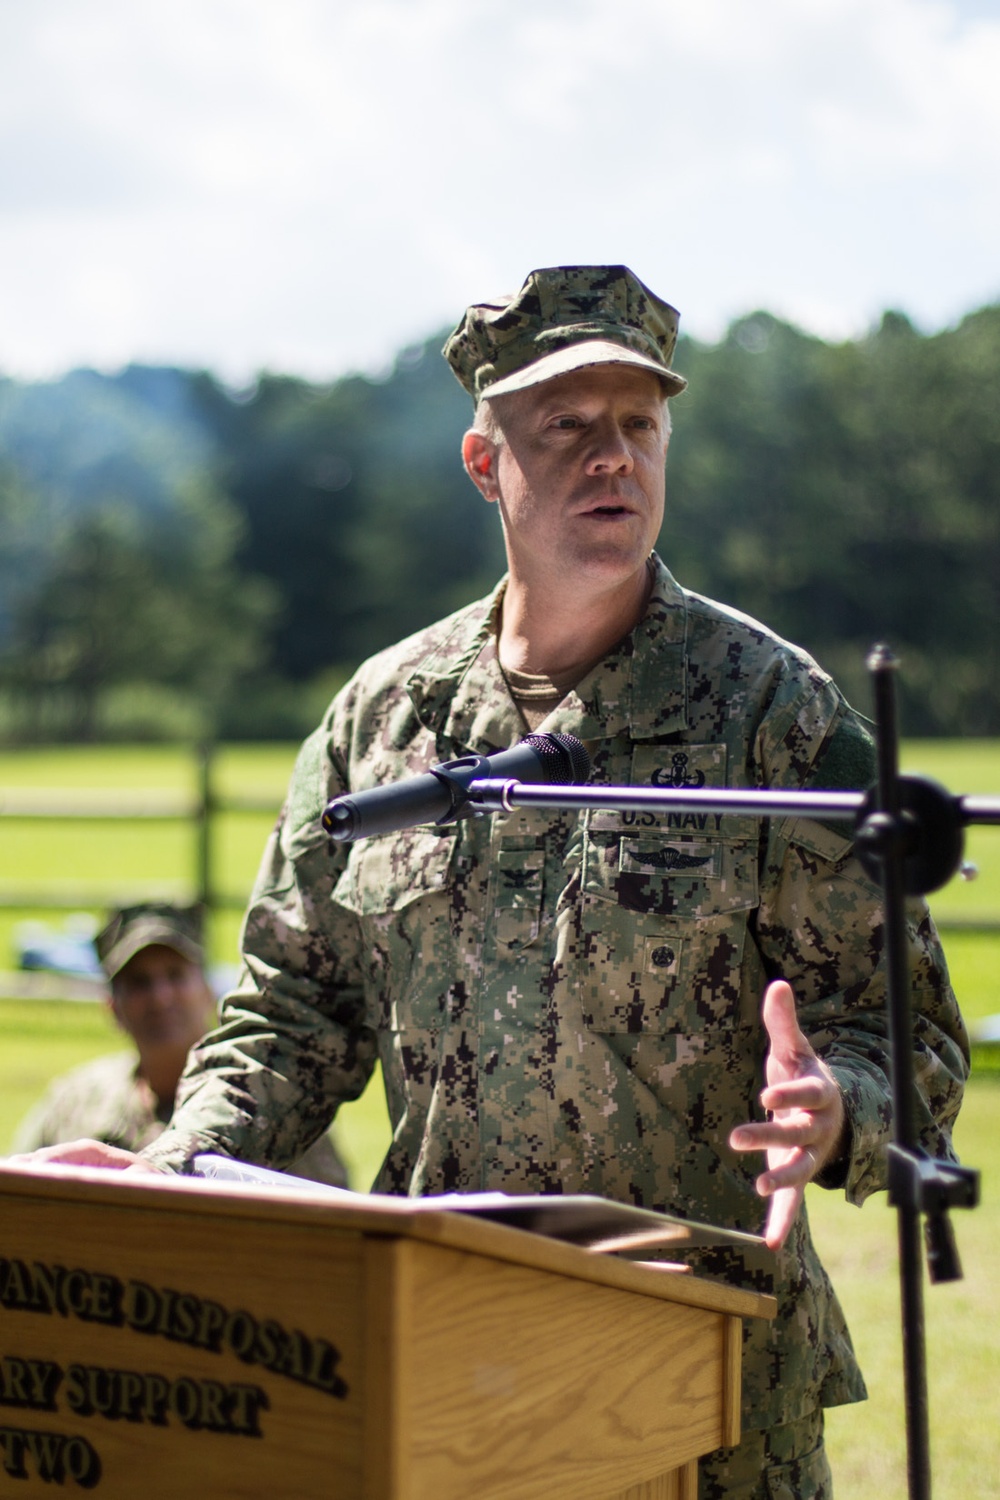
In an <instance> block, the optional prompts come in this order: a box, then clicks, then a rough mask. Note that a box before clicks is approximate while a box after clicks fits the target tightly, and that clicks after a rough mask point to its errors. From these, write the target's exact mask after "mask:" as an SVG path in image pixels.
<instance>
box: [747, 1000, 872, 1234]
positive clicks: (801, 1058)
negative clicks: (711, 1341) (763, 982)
mask: <svg viewBox="0 0 1000 1500" xmlns="http://www.w3.org/2000/svg"><path fill="white" fill-rule="evenodd" d="M763 1020H764V1026H765V1029H766V1030H767V1034H768V1039H769V1041H770V1044H771V1045H770V1048H769V1050H768V1054H767V1064H766V1068H765V1077H766V1080H767V1083H766V1087H765V1088H764V1089H763V1091H762V1092H761V1096H760V1102H761V1104H762V1106H763V1108H764V1109H765V1110H767V1112H768V1115H769V1119H768V1120H767V1121H766V1122H764V1123H761V1124H747V1125H738V1126H737V1127H736V1129H735V1130H734V1131H733V1132H732V1134H731V1135H730V1137H729V1144H730V1145H731V1146H732V1147H733V1149H734V1150H735V1151H766V1152H767V1169H766V1170H765V1171H764V1172H762V1173H761V1175H760V1176H759V1177H758V1178H757V1191H758V1193H760V1195H761V1197H762V1198H770V1200H771V1202H770V1206H769V1208H768V1214H767V1227H766V1229H765V1231H764V1235H765V1239H766V1241H767V1244H768V1246H769V1248H770V1249H772V1250H777V1249H779V1248H780V1247H781V1246H782V1245H783V1244H784V1242H785V1240H786V1238H787V1236H788V1232H789V1230H790V1229H791V1227H792V1224H793V1223H794V1222H795V1216H796V1214H797V1213H798V1211H799V1208H800V1206H801V1203H802V1199H803V1197H804V1195H805V1190H806V1185H807V1184H808V1183H809V1182H811V1181H812V1179H813V1178H814V1177H815V1176H816V1174H817V1173H818V1172H820V1171H822V1169H823V1167H824V1166H825V1165H826V1163H827V1162H828V1161H830V1160H832V1159H833V1158H834V1157H836V1156H837V1155H838V1153H839V1151H840V1149H841V1145H842V1140H843V1135H844V1126H845V1115H844V1100H843V1096H842V1095H841V1092H840V1087H839V1085H838V1083H837V1080H836V1079H835V1078H834V1076H833V1074H832V1073H831V1071H830V1069H829V1068H828V1067H827V1065H826V1063H824V1062H823V1061H822V1060H821V1059H820V1058H819V1057H817V1055H816V1053H815V1052H814V1051H813V1049H812V1047H811V1046H810V1044H809V1039H808V1038H807V1037H806V1036H805V1034H804V1033H803V1032H802V1031H801V1030H800V1028H799V1023H798V1020H797V1018H796V1014H795V996H794V995H793V993H792V988H791V985H789V984H786V982H785V981H784V980H783V979H776V980H775V981H774V982H773V983H772V984H769V985H768V987H767V990H766V991H765V993H764V1004H763Z"/></svg>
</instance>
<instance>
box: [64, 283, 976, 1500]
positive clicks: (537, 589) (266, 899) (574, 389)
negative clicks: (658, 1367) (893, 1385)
mask: <svg viewBox="0 0 1000 1500" xmlns="http://www.w3.org/2000/svg"><path fill="white" fill-rule="evenodd" d="M676 328H677V315H676V313H675V311H674V309H673V308H671V307H669V306H668V305H667V304H666V303H664V302H662V301H661V300H660V299H659V298H657V297H656V296H654V295H653V293H652V292H650V291H649V290H648V289H647V288H646V287H644V286H643V285H642V283H641V282H639V281H638V280H637V279H636V278H635V276H633V275H632V273H631V272H630V271H628V270H627V269H626V268H625V267H621V266H612V267H568V268H567V267H561V268H555V269H550V270H545V271H538V272H534V273H533V274H532V275H531V276H529V278H528V279H527V281H526V282H525V284H524V286H523V287H522V289H521V291H520V292H519V293H518V294H517V296H516V297H514V298H505V299H501V300H500V301H497V302H495V303H490V304H484V305H481V306H475V307H472V308H470V309H469V310H468V312H467V313H466V315H465V318H464V319H463V321H462V323H461V324H460V325H459V327H458V328H457V329H456V331H455V333H454V334H453V335H452V337H451V338H450V339H449V341H448V344H447V345H446V350H445V352H446V354H447V357H448V358H449V360H450V362H451V364H452V366H453V368H454V370H455V373H456V374H457V376H458V378H459V379H460V380H461V381H462V383H463V385H464V386H465V387H466V388H467V389H468V390H469V392H470V394H471V395H472V396H473V399H474V401H475V402H476V416H475V421H474V426H473V427H472V429H471V430H470V431H469V432H468V433H467V434H466V436H465V439H464V443H463V456H464V461H465V465H466V468H467V471H468V473H469V476H470V478H471V479H472V481H473V483H474V484H475V485H476V486H477V487H478V488H479V490H480V491H481V493H482V494H483V496H484V497H485V499H486V500H487V501H489V502H491V503H495V504H497V506H498V509H499V511H500V515H501V520H502V524H503V527H504V535H505V540H506V544H507V553H508V562H509V572H508V575H507V577H506V578H505V579H504V580H503V581H502V583H501V584H500V586H499V588H498V589H497V591H496V592H495V594H494V595H493V596H492V597H491V598H489V599H486V600H484V601H482V602H480V603H478V604H474V605H472V606H470V607H469V608H466V609H464V610H461V611H459V612H458V613H457V614H456V615H454V616H452V617H451V618H450V619H448V620H446V621H444V622H442V623H441V624H439V625H436V626H434V627H432V628H431V629H429V630H425V631H423V632H421V633H420V634H419V635H417V636H415V637H414V638H412V639H411V640H408V641H405V642H403V643H402V644H401V645H399V646H397V647H395V648H393V649H391V650H389V651H386V652H383V653H382V654H381V655H379V656H377V657H375V658H374V659H373V660H371V661H369V662H367V663H366V664H365V665H364V666H363V667H362V668H361V670H360V671H359V672H358V674H357V675H356V676H355V678H354V679H353V681H352V682H351V683H349V684H348V686H347V687H346V688H345V689H344V690H343V692H342V693H340V694H339V695H338V697H337V698H336V699H335V701H334V703H333V704H332V706H331V708H330V710H329V713H328V714H327V717H326V719H325V720H324V722H323V724H322V726H321V727H320V728H319V730H317V732H316V733H315V734H314V735H313V736H312V737H311V738H310V739H309V740H308V741H307V742H306V744H305V745H304V747H303V749H302V751H301V753H300V756H299V760H298V763H297V766H296V769H295V773H294V775H293V778H292V783H291V788H290V794H289V798H288V802H287V805H286V808H285V810H284V812H283V815H282V817H281V820H280V822H279V824H278V827H277V829H276V830H275V833H274V835H273V837H272V839H271V841H270V844H269V846H268V849H267V851H266V854H265V858H264V862H263V865H262V868H261V872H260V876H259V878H258V883H257V887H256V890H255V893H254V896H253V898H252V901H251V905H250V909H249V911H248V913H247V917H246V923H245V932H244V953H245V958H246V964H247V970H246V976H245V979H244V981H243V983H242V985H241V987H240V989H239V990H238V991H237V992H236V993H235V994H234V995H232V996H231V997H230V998H229V999H228V1001H227V1002H226V1003H225V1005H224V1007H223V1013H222V1024H221V1026H220V1028H219V1030H217V1031H216V1032H215V1033H214V1035H213V1036H211V1037H209V1038H207V1039H206V1041H205V1042H204V1043H203V1045H202V1046H201V1047H200V1048H199V1049H198V1056H197V1060H196V1064H195V1066H194V1068H193V1069H192V1070H191V1071H190V1072H189V1074H188V1075H187V1077H186V1078H185V1080H184V1082H183V1083H182V1085H181V1090H182V1100H183V1102H182V1104H181V1106H180V1107H179V1109H178V1111H177V1114H176V1115H175V1118H174V1122H173V1125H172V1128H171V1129H170V1130H169V1131H167V1132H165V1133H164V1135H163V1136H162V1137H161V1138H160V1140H159V1141H158V1142H156V1143H155V1144H154V1145H153V1146H152V1147H150V1148H149V1149H148V1151H147V1152H145V1153H144V1158H145V1160H144V1163H143V1164H144V1165H145V1166H147V1167H154V1166H156V1167H159V1168H164V1167H165V1168H168V1169H172V1170H176V1171H184V1170H186V1169H187V1165H188V1163H189V1162H190V1160H191V1158H192V1157H193V1156H194V1155H195V1154H196V1153H197V1152H199V1151H206V1150H207V1151H219V1150H222V1151H226V1152H230V1153H232V1154H234V1155H237V1156H242V1157H247V1158H250V1159H253V1160H258V1161H265V1162H271V1163H275V1164H279V1165H280V1164H281V1163H283V1162H286V1161H288V1160H290V1159H291V1157H292V1156H293V1155H294V1154H295V1152H296V1151H298V1150H301V1149H302V1146H303V1144H304V1143H305V1142H307V1141H309V1140H311V1139H313V1138H314V1137H315V1136H316V1135H318V1134H319V1132H320V1131H321V1130H323V1129H325V1127H326V1125H327V1123H328V1121H329V1117H330V1112H331V1109H332V1108H334V1107H335V1106H336V1104H338V1103H339V1102H342V1101H344V1100H347V1099H352V1098H354V1097H356V1096H357V1095H358V1094H359V1093H360V1092H361V1090H362V1089H363V1088H364V1085H365V1083H366V1081H367V1079H368V1077H369V1075H370V1073H371V1070H372V1067H373V1065H374V1062H375V1059H376V1057H378V1058H380V1060H381V1064H382V1068H383V1072H384V1077H385V1084H386V1089H387V1094H388V1103H389V1112H390V1116H391V1121H392V1126H393V1139H392V1144H391V1147H390V1150H389V1153H388V1155H387V1157H386V1160H385V1163H384V1165H383V1167H382V1170H381V1172H380V1174H379V1177H378V1180H377V1182H376V1184H375V1188H376V1190H377V1191H384V1192H392V1193H409V1194H429V1193H441V1192H449V1191H451V1192H454V1191H476V1190H481V1189H503V1190H507V1191H510V1192H514V1193H524V1192H537V1193H596V1194H600V1195H603V1196H606V1197H608V1198H611V1199H617V1200H620V1201H622V1202H626V1203H634V1204H641V1205H645V1206H647V1207H650V1208H656V1209H661V1210H667V1211H670V1212H673V1213H679V1214H682V1215H685V1216H687V1217H690V1218H693V1219H697V1220H708V1221H711V1222H714V1223H717V1224H720V1225H726V1226H729V1227H731V1228H734V1229H739V1230H749V1231H755V1232H756V1231H759V1230H760V1228H761V1219H762V1203H761V1198H762V1197H764V1198H766V1199H767V1200H768V1202H769V1208H768V1216H767V1228H766V1233H767V1241H768V1246H769V1249H768V1250H766V1251H765V1250H761V1251H760V1252H759V1253H749V1254H742V1253H740V1254H736V1253H735V1252H727V1253H726V1254H720V1253H718V1252H715V1253H712V1254H709V1253H704V1254H702V1255H701V1256H700V1257H696V1268H700V1269H703V1270H706V1271H709V1272H712V1273H715V1274H720V1275H727V1276H730V1277H732V1278H734V1279H737V1280H740V1281H741V1282H743V1283H745V1284H748V1285H751V1286H755V1287H758V1288H761V1289H773V1290H774V1292H775V1294H776V1296H777V1299H778V1306H779V1312H778V1317H777V1319H776V1321H775V1323H774V1324H771V1325H768V1324H767V1323H765V1322H762V1321H759V1320H751V1322H750V1324H749V1325H748V1327H747V1329H746V1333H745V1357H744V1403H743V1423H744V1430H745V1433H746V1436H745V1439H744V1442H743V1443H742V1444H741V1445H740V1446H739V1448H737V1449H734V1450H725V1451H723V1452H721V1453H719V1454H715V1455H712V1456H710V1457H709V1458H708V1459H707V1460H705V1461H704V1462H703V1464H702V1466H701V1494H702V1496H703V1497H717V1496H730V1497H732V1496H739V1497H742V1500H764V1497H770V1500H774V1497H790V1496H797V1497H820V1496H827V1495H829V1493H830V1489H829V1476H828V1470H827V1466H826V1461H825V1457H824V1454H823V1449H822V1408H823V1407H824V1406H827V1405H832V1404H836V1403H839V1402H845V1401H854V1400H858V1399H860V1398H861V1397H862V1396H863V1395H864V1387H863V1383H862V1380H861V1377H860V1374H859V1372H858V1369H857V1366H856V1363H855V1360H854V1356H853V1352H852V1349H851V1345H850V1339H849V1336H848V1333H847V1329H846V1327H845V1325H844V1320H843V1317H842V1314H841V1311H840V1308H839V1305H838V1303H837V1301H836V1298H835V1296H834V1294H833V1291H832V1289H831V1287H830V1284H829V1281H828V1280H827V1277H826V1275H825V1273H824V1271H823V1269H822V1266H821V1265H820V1263H819V1261H818V1259H817V1256H816V1254H815V1251H814V1249H813V1246H812V1242H811V1239H810V1235H809V1228H808V1224H807V1220H806V1214H805V1209H804V1206H803V1203H802V1196H803V1193H804V1190H805V1186H806V1183H807V1182H808V1181H810V1180H813V1179H818V1180H819V1181H820V1182H821V1183H823V1184H825V1185H827V1186H830V1187H837V1188H843V1189H844V1190H845V1192H846V1195H847V1197H848V1198H849V1199H850V1200H851V1201H853V1202H856V1203H860V1202H861V1201H862V1200H863V1199H864V1198H865V1197H866V1196H867V1195H868V1194H869V1193H871V1192H872V1191H874V1190H876V1189H878V1188H881V1187H884V1186H885V1146H886V1143H887V1140H888V1138H889V1134H890V1127H891V1103H890V1091H889V1084H888V1081H887V1069H888V1057H887V1047H888V1044H887V1018H886V1013H885V984H884V974H883V972H882V969H881V967H880V958H881V951H882V945H883V944H882V929H881V925H880V920H879V893H878V891H877V889H876V888H875V887H874V886H873V884H872V882H871V881H870V880H869V879H868V878H867V877H866V876H865V874H864V873H863V871H862V869H861V868H860V866H859V865H858V863H857V862H856V860H855V859H854V857H853V853H852V848H851V843H850V840H849V838H848V837H847V836H846V835H845V832H844V831H843V828H840V829H837V828H830V827H825V826H822V825H820V824H818V823H815V822H811V821H806V820H797V819H796V820H793V819H788V818H782V819H775V820H771V821H769V822H764V823H759V822H758V821H757V820H754V819H749V818H730V817H725V818H723V817H716V816H714V815H710V814H701V813H690V814H682V813H678V812H664V813H662V814H659V815H653V814H636V813H628V812H624V813H616V812H606V811H591V812H589V813H586V814H577V813H572V812H564V813H560V814H557V815H551V814H549V813H545V812H530V811H523V810H522V811H515V812H514V813H512V814H510V815H499V814H497V815H490V816H484V817H476V818H468V819H464V820H461V821H459V822H458V823H457V824H453V825H450V826H444V827H437V826H430V827H422V828H417V829H410V830H407V831H405V832H401V833H398V834H390V835H386V836H383V837H379V838H374V839H371V840H361V841H360V842H357V843H354V844H352V845H344V844H338V845H335V846H334V847H332V848H331V847H330V845H329V843H328V840H327V837H326V835H325V834H324V832H323V829H322V827H321V825H320V814H321V813H322V811H323V808H324V805H325V804H326V802H327V800H328V799H330V798H331V797H333V796H336V795H338V794H341V793H343V792H345V791H354V792H356V791H358V790H360V789H363V788H367V787H373V786H376V785H379V784H382V783H386V782H394V781H397V780H400V779H403V778H406V777H408V776H412V775H414V774H415V773H418V772H422V771H425V770H426V769H427V768H429V767H430V766H431V765H432V764H434V763H436V762H439V761H444V760H448V759H452V758H455V757H457V756H461V755H463V754H467V753H469V752H470V751H476V752H481V753H486V754H489V753H491V752H494V751H497V750H499V749H502V748H504V747H507V746H509V745H511V744H512V743H514V742H516V741H517V740H518V739H519V738H521V737H522V736H523V735H524V733H525V731H526V729H527V728H528V727H531V728H536V727H537V726H538V725H539V724H544V728H545V730H547V731H552V732H556V733H567V734H572V735H576V736H577V737H579V738H580V739H581V740H583V741H584V742H585V744H586V745H587V747H588V749H589V751H590V753H591V756H592V759H593V766H594V770H593V780H594V781H596V782H598V783H605V784H611V785H618V784H622V783H634V784H640V785H653V786H708V787H711V786H736V787H738V786H751V787H765V786H778V787H791V788H805V787H812V788H845V787H864V786H867V785H868V784H869V783H870V782H871V780H872V779H873V765H872V752H871V743H870V739H869V737H868V734H867V732H866V730H865V728H864V726H863V725H862V723H861V722H860V721H859V720H858V718H857V716H856V715H855V714H854V713H853V712H852V710H851V709H850V708H849V707H848V706H847V704H846V703H845V702H844V700H843V698H842V697H841V696H840V694H839V693H838V691H837V689H836V687H835V686H834V685H833V684H832V683H831V681H830V680H829V678H828V677H827V676H826V675H825V674H824V673H823V672H822V671H821V670H820V669H819V668H818V667H817V666H816V665H815V663H813V662H812V661H811V660H810V659H809V658H808V657H807V656H805V655H804V654H803V653H802V652H800V651H798V650H796V649H795V648H794V647H791V646H789V645H788V644H787V643H785V642H783V641H781V640H779V639H777V638H776V637H775V636H774V635H773V634H771V633H770V632H769V631H767V630H766V629H765V628H764V627H763V626H761V625H759V624H757V623H756V622H754V621H752V620H749V619H747V618H746V617H745V616H743V615H740V614H738V613H737V612H735V611H733V610H730V609H726V608H724V607H722V606H720V605H718V604H714V603H712V602H710V601H708V600H705V599H702V598H699V597H698V596H696V595H694V594H691V593H689V592H687V591H686V590H684V589H683V588H682V587H681V586H680V585H679V584H677V583H676V582H675V581H674V579H673V578H672V577H671V575H670V573H669V572H668V571H667V569H666V568H665V567H664V565H663V563H662V562H661V561H660V559H659V558H658V557H657V556H656V554H655V553H653V552H652V550H651V549H652V547H653V543H654V541H655V538H656V536H657V533H658V531H659V528H660V521H661V519H662V514H663V506H664V474H663V469H664V458H665V454H666V448H667V442H668V436H669V408H668V406H667V404H666V403H667V399H668V398H670V397H672V396H674V395H676V394H677V393H678V392H679V391H681V390H682V389H683V386H684V382H683V380H682V379H681V378H680V377H679V376H678V375H676V374H675V373H674V372H673V371H672V370H671V368H670V360H671V356H672V354H673V349H674V344H675V340H676ZM909 938H910V957H911V962H912V965H913V1004H914V1012H915V1023H914V1046H915V1049H916V1053H917V1068H916V1074H917V1078H918V1080H919V1090H920V1098H919V1105H918V1114H919V1120H920V1130H921V1137H922V1141H923V1144H924V1145H925V1146H926V1147H927V1149H928V1150H929V1151H930V1152H931V1153H932V1154H934V1155H936V1156H948V1155H949V1154H950V1150H951V1146H950V1136H949V1129H950V1125H951V1122H952V1120H953V1118H954V1116H955V1114H956V1112H957V1109H958V1104H959V1099H960V1095H961V1089H962V1083H963V1080H964V1077H965V1075H966V1071H967V1063H968V1049H967V1042H966V1038H965V1035H964V1031H963V1027H962V1022H961V1019H960V1017H959V1015H958V1012H957V1009H956V1006H955V1002H954V997H953V995H952V993H951V990H950V987H949V984H948V978H947V971H946V969H945V965H944V960H943V957H942V955H941V952H940V949H939V947H938V943H937V939H936V936H935V934H934V931H933V928H932V926H931V924H930V920H929V918H928V916H927V913H926V910H925V908H924V906H923V904H922V903H916V902H915V903H914V904H913V906H912V908H911V912H910V931H909ZM762 995H763V996H764V1000H763V1010H762V1006H761V997H762ZM800 1028H801V1030H800ZM765 1078H766V1081H767V1086H766V1087H765V1089H764V1092H763V1093H761V1092H760V1090H761V1083H762V1081H763V1080H764V1079H765ZM761 1151H765V1152H766V1158H767V1167H766V1170H765V1171H764V1172H763V1173H761V1175H760V1176H757V1175H756V1173H757V1170H758V1168H756V1167H755V1166H754V1165H753V1163H754V1161H755V1159H756V1157H755V1153H757V1154H759V1153H760V1152H761ZM77 1159H88V1158H87V1157H86V1154H85V1151H83V1150H82V1154H81V1156H79V1157H78V1158H77Z"/></svg>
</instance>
